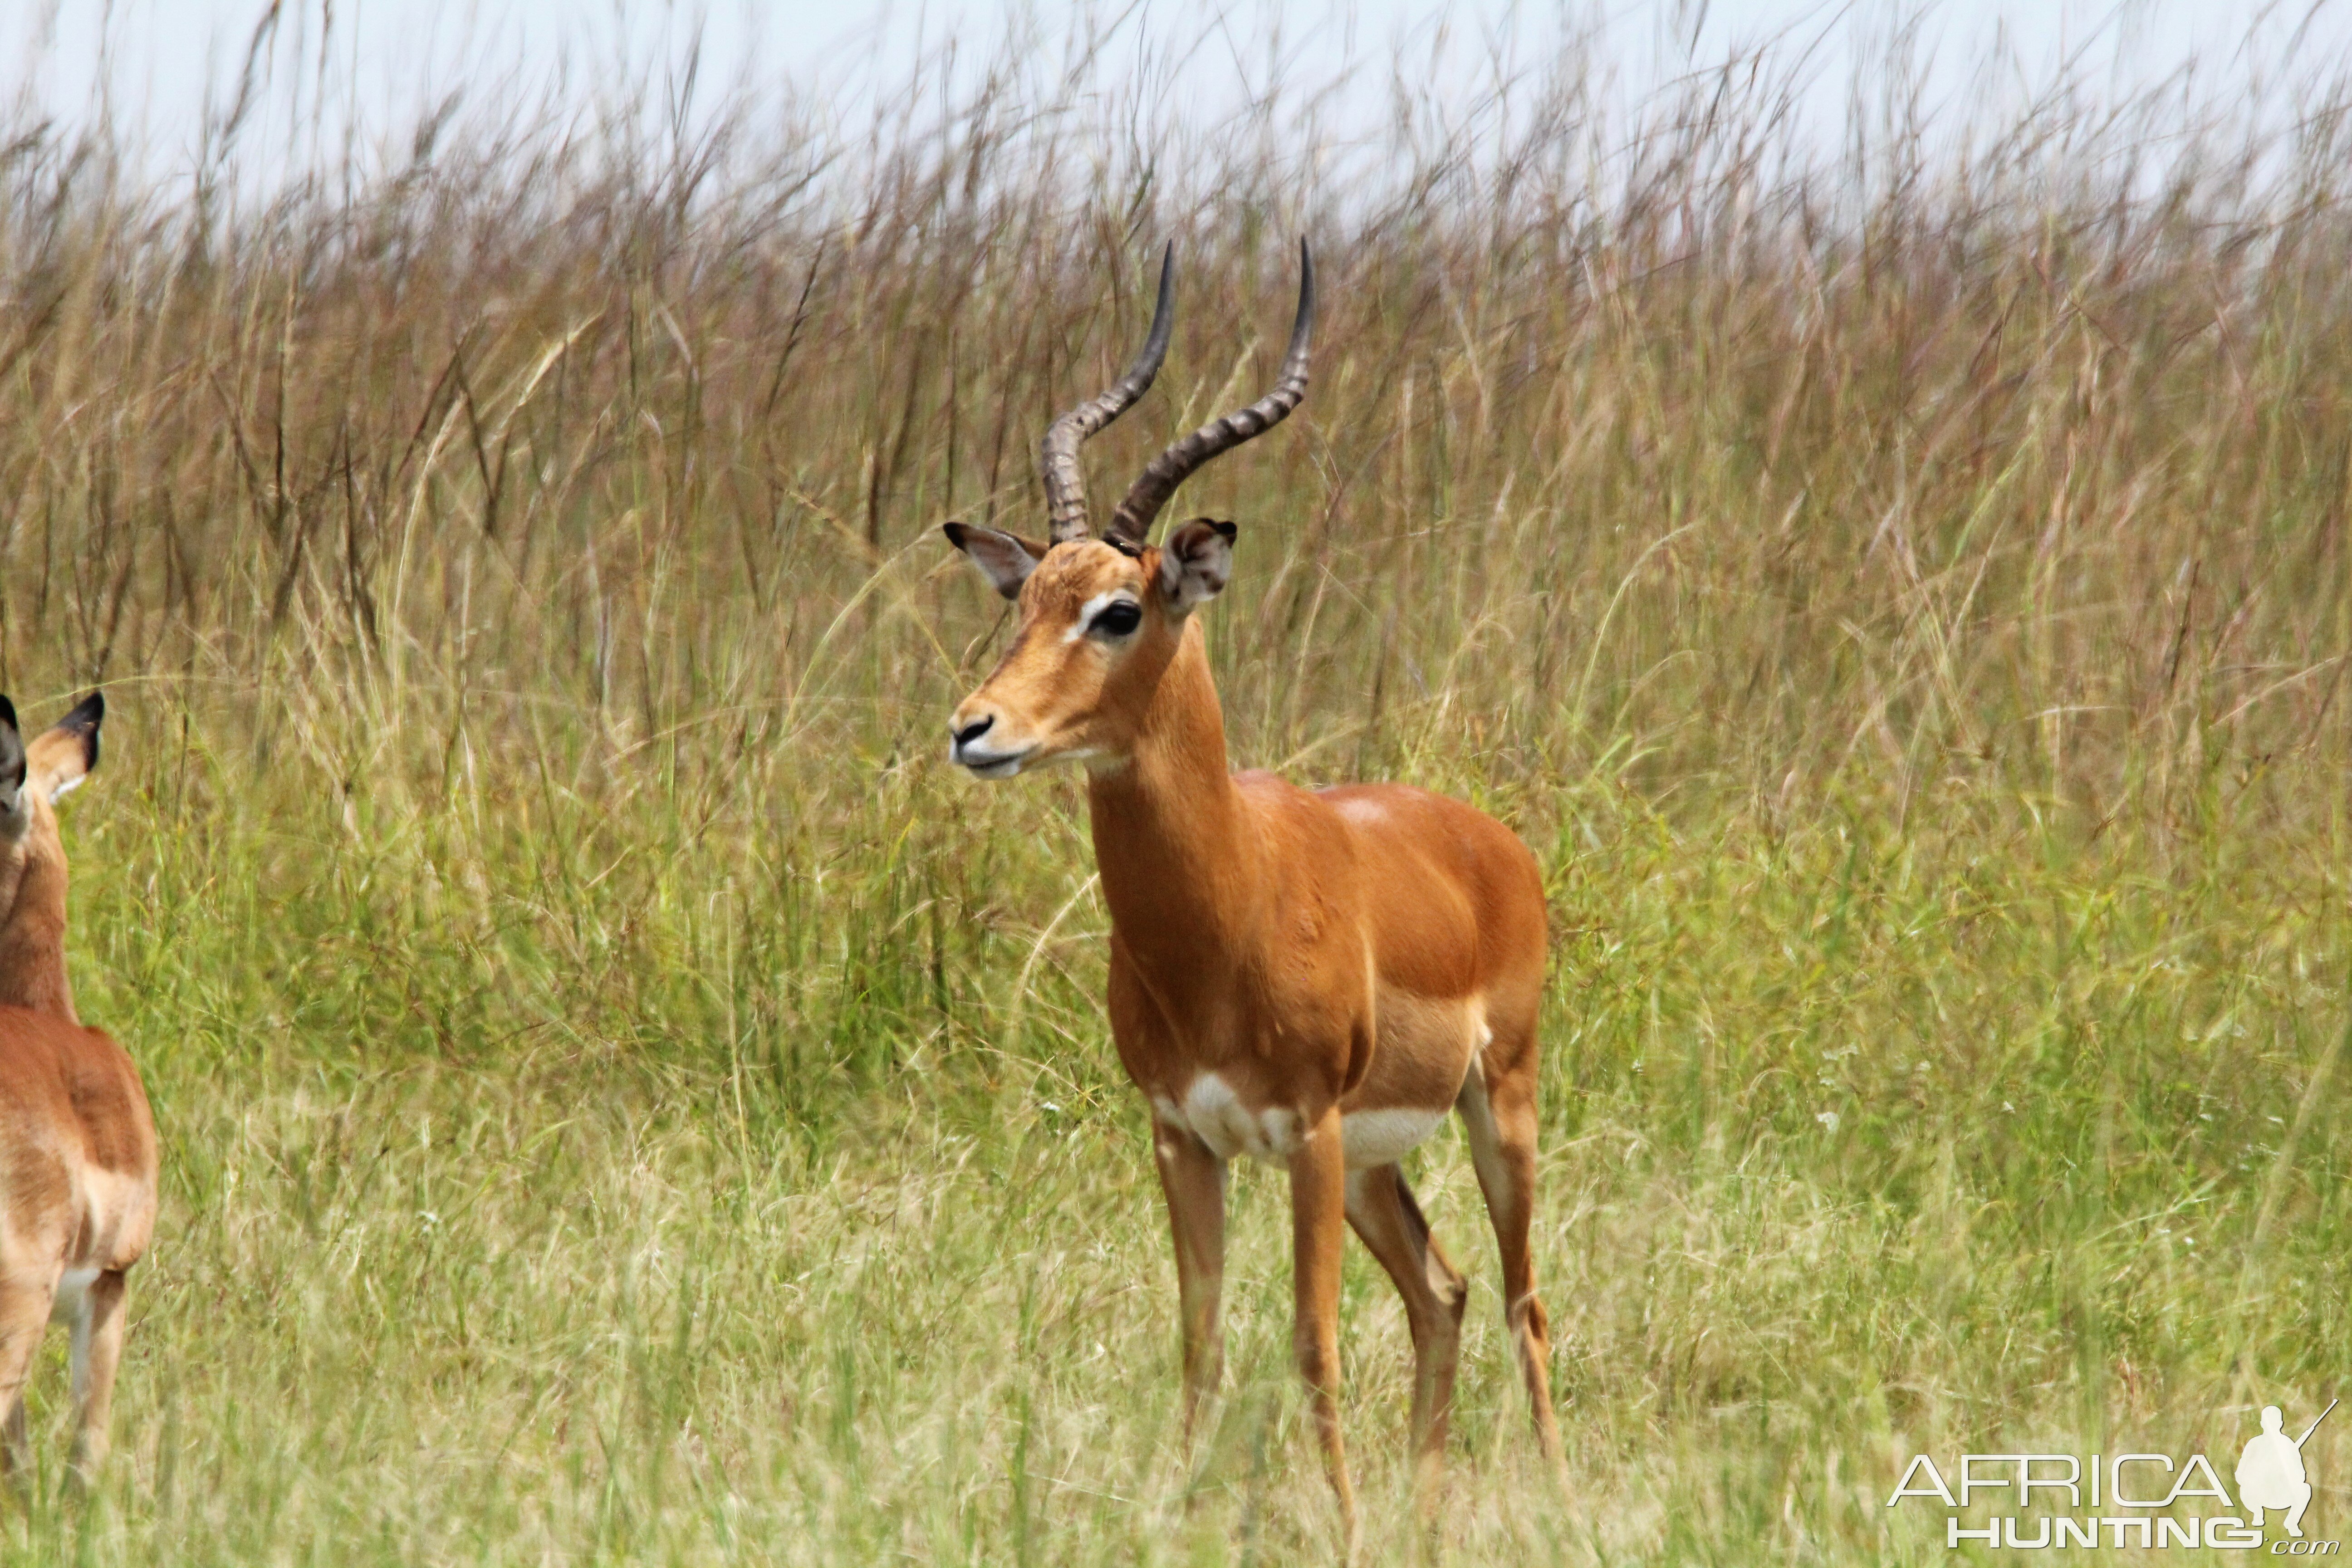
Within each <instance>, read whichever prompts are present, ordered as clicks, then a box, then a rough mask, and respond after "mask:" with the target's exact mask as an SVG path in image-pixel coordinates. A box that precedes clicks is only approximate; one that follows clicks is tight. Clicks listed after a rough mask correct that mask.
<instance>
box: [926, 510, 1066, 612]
mask: <svg viewBox="0 0 2352 1568" xmlns="http://www.w3.org/2000/svg"><path fill="white" fill-rule="evenodd" d="M940 532H941V533H944V534H946V535H947V536H948V542H949V543H950V544H952V545H954V546H955V547H956V548H957V549H958V550H961V551H962V552H963V557H964V559H965V560H967V561H969V562H971V563H972V565H973V567H974V568H975V569H977V570H978V571H979V573H980V574H981V575H982V576H983V577H985V578H987V579H988V585H989V586H990V587H992V588H993V589H995V590H996V591H997V592H998V593H1000V594H1002V595H1004V596H1005V597H1006V598H1008V599H1017V598H1019V597H1020V596H1021V584H1024V583H1025V582H1027V581H1028V580H1029V574H1030V573H1032V572H1034V571H1035V570H1037V563H1039V562H1040V561H1043V560H1044V559H1045V552H1046V551H1047V549H1049V548H1050V546H1047V545H1044V544H1040V543H1038V542H1036V541H1035V540H1034V539H1023V538H1022V537H1020V536H1019V535H1018V534H1012V533H1005V532H1002V531H999V530H996V529H993V528H975V527H973V526H972V525H971V523H968V522H950V523H944V524H942V525H941V526H940Z"/></svg>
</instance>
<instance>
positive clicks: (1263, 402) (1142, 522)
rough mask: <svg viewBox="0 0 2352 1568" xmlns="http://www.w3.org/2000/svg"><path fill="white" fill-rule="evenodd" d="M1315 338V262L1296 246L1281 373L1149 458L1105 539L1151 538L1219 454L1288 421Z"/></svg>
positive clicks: (1302, 390) (1303, 390)
mask: <svg viewBox="0 0 2352 1568" xmlns="http://www.w3.org/2000/svg"><path fill="white" fill-rule="evenodd" d="M1314 335H1315V258H1314V257H1312V256H1310V255H1308V254H1307V242H1306V241H1305V240H1303V239H1302V240H1300V241H1299V242H1298V319H1297V321H1293V322H1292V323H1291V327H1290V348H1289V351H1288V352H1287V353H1285V354H1284V355H1283V356H1282V374H1279V375H1278V376H1276V378H1275V383H1274V390H1273V391H1272V392H1269V393H1267V394H1266V395H1265V396H1264V397H1261V398H1259V399H1258V400H1257V401H1256V402H1255V403H1253V404H1251V405H1249V406H1248V407H1247V408H1238V409H1235V410H1234V412H1233V413H1231V414H1228V415H1226V416H1224V417H1223V418H1222V419H1212V420H1211V421H1209V423H1207V424H1206V425H1203V426H1201V427H1200V428H1199V429H1198V430H1195V431H1193V432H1192V434H1191V435H1190V436H1187V437H1184V438H1183V439H1182V440H1181V441H1179V442H1177V443H1176V444H1175V445H1174V446H1172V447H1169V448H1168V449H1167V450H1166V451H1164V452H1162V453H1160V456H1158V457H1156V458H1152V459H1151V461H1150V463H1149V464H1148V465H1147V466H1146V467H1145V468H1144V470H1143V472H1142V474H1141V476H1140V477H1139V478H1138V479H1136V481H1135V483H1134V484H1133V485H1131V486H1129V488H1128V492H1127V499H1126V500H1122V501H1120V502H1119V503H1118V510H1117V511H1116V512H1113V513H1112V514H1111V520H1110V529H1109V532H1108V534H1107V535H1106V537H1113V538H1118V539H1124V540H1126V541H1127V542H1129V543H1130V544H1135V545H1141V544H1144V543H1145V542H1148V541H1149V540H1150V535H1151V522H1152V520H1153V519H1154V518H1156V517H1158V516H1159V515H1160V508H1161V507H1163V506H1165V505H1167V504H1168V498H1169V497H1170V496H1171V495H1174V494H1175V493H1176V487H1177V486H1178V485H1181V484H1182V483H1183V482H1184V481H1185V480H1186V479H1189V478H1190V477H1192V474H1193V472H1194V471H1195V470H1197V469H1198V468H1200V467H1201V466H1202V464H1204V463H1206V462H1207V461H1208V460H1209V459H1210V458H1213V457H1215V456H1217V455H1218V454H1219V453H1220V452H1230V451H1232V450H1233V449H1234V447H1238V446H1240V445H1241V444H1242V443H1243V442H1244V441H1246V440H1249V439H1250V438H1251V437H1255V436H1263V435H1264V434H1265V433H1266V432H1267V431H1268V430H1271V429H1273V428H1274V427H1275V426H1276V425H1279V424H1281V423H1282V422H1283V421H1284V420H1285V419H1286V418H1288V417H1289V416H1290V411H1291V410H1292V409H1294V408H1296V407H1297V406H1298V403H1299V399H1301V398H1303V397H1305V396H1306V395H1307V346H1308V343H1309V342H1310V340H1312V339H1313V337H1314Z"/></svg>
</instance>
